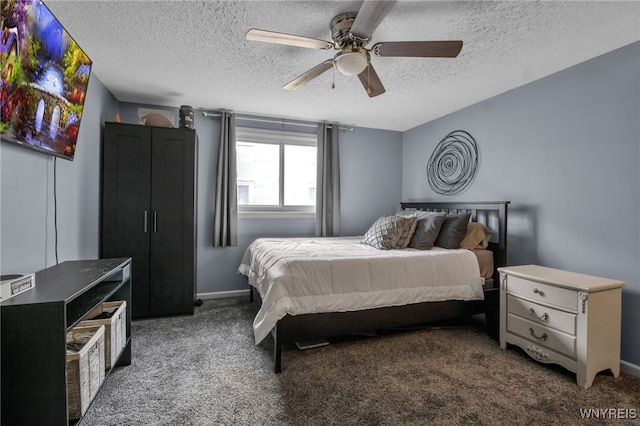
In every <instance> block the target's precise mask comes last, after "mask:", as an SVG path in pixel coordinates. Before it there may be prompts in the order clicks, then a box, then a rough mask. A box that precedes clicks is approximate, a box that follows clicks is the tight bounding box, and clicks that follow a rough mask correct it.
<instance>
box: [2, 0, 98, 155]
mask: <svg viewBox="0 0 640 426" xmlns="http://www.w3.org/2000/svg"><path fill="white" fill-rule="evenodd" d="M0 7H1V8H2V10H1V12H2V18H1V21H0V28H1V30H2V34H1V37H0V64H1V65H0V77H1V80H0V95H1V96H0V134H2V139H3V140H8V141H10V142H16V143H19V144H21V145H23V146H27V147H30V148H33V149H36V150H39V151H43V152H46V153H50V154H53V155H57V156H61V157H64V158H67V159H73V157H74V154H75V150H76V141H77V138H78V131H79V129H80V120H81V119H82V110H83V107H84V101H85V96H86V93H87V87H88V84H89V76H90V73H91V60H90V59H89V58H88V57H87V55H86V54H85V53H84V52H83V51H82V49H80V47H79V46H78V45H77V44H76V42H75V41H74V40H73V38H71V36H70V35H69V34H68V33H67V32H66V30H65V29H64V28H63V26H62V25H61V24H60V22H58V20H57V19H56V18H55V17H54V16H53V14H52V13H51V12H50V11H49V9H48V8H47V6H46V5H45V4H44V3H43V2H42V1H40V0H3V1H2V5H1V6H0Z"/></svg>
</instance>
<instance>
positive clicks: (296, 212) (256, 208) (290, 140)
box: [236, 127, 318, 218]
mask: <svg viewBox="0 0 640 426" xmlns="http://www.w3.org/2000/svg"><path fill="white" fill-rule="evenodd" d="M242 142H253V143H261V144H273V145H279V147H280V159H279V166H280V169H279V173H280V176H279V181H280V184H279V195H278V199H279V200H280V205H279V206H270V205H252V206H248V205H240V204H238V214H239V216H240V217H243V218H303V217H315V215H316V206H315V204H314V205H313V206H294V205H289V206H285V205H283V203H284V178H285V176H284V147H285V145H299V146H313V147H316V149H317V147H318V136H317V134H316V133H301V132H291V131H284V130H267V129H257V128H250V127H236V143H242ZM317 185H318V183H317V182H316V191H317Z"/></svg>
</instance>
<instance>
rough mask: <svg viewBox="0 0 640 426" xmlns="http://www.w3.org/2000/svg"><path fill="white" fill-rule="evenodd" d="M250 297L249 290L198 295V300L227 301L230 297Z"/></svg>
mask: <svg viewBox="0 0 640 426" xmlns="http://www.w3.org/2000/svg"><path fill="white" fill-rule="evenodd" d="M242 296H246V297H249V290H248V289H247V290H233V291H214V292H211V293H198V294H197V295H196V297H197V298H198V299H202V300H206V299H226V298H228V297H242Z"/></svg>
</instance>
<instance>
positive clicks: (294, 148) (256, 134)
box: [236, 127, 317, 213]
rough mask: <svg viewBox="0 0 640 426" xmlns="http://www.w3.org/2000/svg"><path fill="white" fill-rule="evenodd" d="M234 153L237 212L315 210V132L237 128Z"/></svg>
mask: <svg viewBox="0 0 640 426" xmlns="http://www.w3.org/2000/svg"><path fill="white" fill-rule="evenodd" d="M236 152H237V173H238V174H237V181H238V184H237V185H238V211H239V212H240V213H251V212H254V213H255V212H261V213H275V212H280V213H284V212H292V213H315V205H316V173H317V172H316V162H317V136H316V134H315V133H298V132H285V131H273V130H263V129H250V128H246V127H238V128H237V129H236Z"/></svg>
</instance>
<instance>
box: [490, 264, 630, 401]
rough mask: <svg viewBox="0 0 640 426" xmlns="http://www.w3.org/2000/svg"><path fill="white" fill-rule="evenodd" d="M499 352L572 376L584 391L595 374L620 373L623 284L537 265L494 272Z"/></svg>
mask: <svg viewBox="0 0 640 426" xmlns="http://www.w3.org/2000/svg"><path fill="white" fill-rule="evenodd" d="M498 271H499V272H500V347H501V348H502V349H506V348H507V344H508V343H511V344H514V345H517V346H519V347H521V348H522V349H524V350H525V352H527V353H528V354H529V355H530V356H531V357H532V358H534V359H536V360H538V361H540V362H544V363H556V364H560V365H562V366H563V367H565V368H566V369H568V370H570V371H573V372H574V373H576V376H577V380H576V381H577V383H578V386H580V387H583V388H585V389H586V388H588V387H590V386H591V384H592V383H593V379H594V378H595V376H596V374H597V373H598V372H600V371H603V370H607V369H610V370H611V372H612V373H613V375H614V376H615V377H617V376H618V375H619V374H620V312H621V304H622V303H621V302H622V287H623V286H624V282H622V281H617V280H611V279H606V278H598V277H593V276H589V275H583V274H576V273H573V272H567V271H561V270H558V269H552V268H546V267H543V266H537V265H523V266H511V267H505V268H498Z"/></svg>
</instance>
